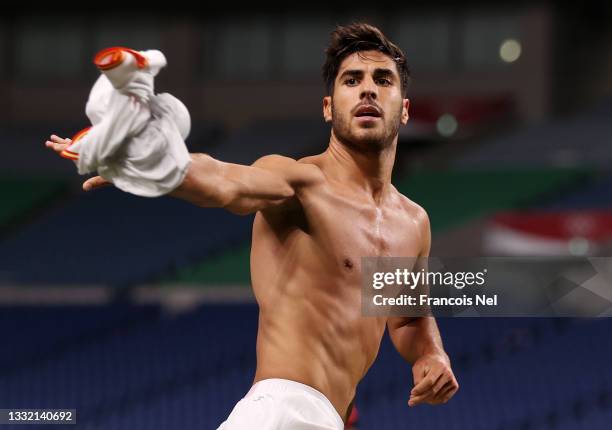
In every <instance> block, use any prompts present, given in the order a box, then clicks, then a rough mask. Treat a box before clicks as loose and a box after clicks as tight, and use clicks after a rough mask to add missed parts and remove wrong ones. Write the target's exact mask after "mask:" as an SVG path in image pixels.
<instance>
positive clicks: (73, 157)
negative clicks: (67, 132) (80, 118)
mask: <svg viewBox="0 0 612 430" xmlns="http://www.w3.org/2000/svg"><path fill="white" fill-rule="evenodd" d="M90 128H91V127H86V128H84V129H83V130H81V131H79V132H78V133H77V134H75V135H74V137H73V138H72V142H70V145H68V146H67V147H66V148H65V149H64V150H63V151H62V152H60V156H62V157H64V158H68V159H70V160H78V159H79V154H78V153H76V152H73V151H70V150H69V149H68V148H70V147H71V146H72V145H74V144H75V143H76V142H77V141H79V140H81V139H82V138H83V136H85V135H86V134H87V132H88V131H89V129H90Z"/></svg>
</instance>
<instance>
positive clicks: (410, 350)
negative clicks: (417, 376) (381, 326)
mask: <svg viewBox="0 0 612 430" xmlns="http://www.w3.org/2000/svg"><path fill="white" fill-rule="evenodd" d="M389 333H390V336H391V339H392V341H393V344H394V345H395V348H396V349H397V351H398V352H399V353H400V355H401V356H402V357H403V358H404V359H405V360H406V361H408V362H409V363H414V362H416V360H418V359H419V358H420V357H422V356H423V355H426V354H436V355H440V356H442V357H444V358H445V359H446V360H448V356H447V355H446V353H445V352H444V346H443V345H442V338H441V337H440V331H439V330H438V325H437V324H436V320H435V318H433V317H420V318H410V319H409V318H404V319H396V320H393V321H390V322H389Z"/></svg>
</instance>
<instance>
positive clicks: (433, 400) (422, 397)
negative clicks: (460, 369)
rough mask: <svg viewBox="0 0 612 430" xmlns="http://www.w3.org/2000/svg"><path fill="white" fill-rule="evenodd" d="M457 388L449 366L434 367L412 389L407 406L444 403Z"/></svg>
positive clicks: (457, 385)
mask: <svg viewBox="0 0 612 430" xmlns="http://www.w3.org/2000/svg"><path fill="white" fill-rule="evenodd" d="M458 389H459V384H458V383H457V380H456V379H455V376H454V375H453V373H452V371H451V370H450V369H449V368H447V367H441V368H435V369H433V370H432V371H431V372H430V373H429V374H427V376H426V377H425V378H423V380H422V381H421V382H420V383H419V384H417V385H416V386H415V387H414V388H413V389H412V391H411V393H410V399H409V400H408V406H411V407H412V406H416V405H418V404H421V403H428V404H430V405H437V404H442V403H446V402H447V401H448V400H450V398H451V397H452V396H454V395H455V393H456V392H457V390H458Z"/></svg>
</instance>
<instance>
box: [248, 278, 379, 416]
mask: <svg viewBox="0 0 612 430" xmlns="http://www.w3.org/2000/svg"><path fill="white" fill-rule="evenodd" d="M304 281H306V280H305V279H304ZM298 284H299V283H298V282H295V283H294V282H292V283H291V284H290V285H284V286H282V287H281V286H279V287H276V288H275V287H274V286H268V287H267V288H266V290H267V291H275V292H276V293H277V294H274V296H275V297H274V298H273V300H270V299H272V297H267V298H266V299H267V300H263V301H261V300H259V298H258V301H259V302H260V314H259V329H258V335H257V371H256V374H255V382H258V381H261V380H263V379H269V378H282V379H289V380H293V381H296V382H301V383H303V384H306V385H309V386H311V387H313V388H315V389H316V390H318V391H320V392H321V393H323V394H324V395H325V396H326V397H327V398H328V399H329V400H330V402H331V403H332V404H333V406H334V408H335V409H336V411H337V412H338V414H340V416H341V417H343V418H344V417H345V414H346V411H347V408H348V406H349V404H350V402H351V401H352V400H353V398H354V396H355V390H356V386H357V384H358V383H359V381H360V380H361V379H362V378H363V376H364V375H365V373H366V372H367V370H368V368H369V367H370V366H371V364H372V363H373V361H374V359H375V358H376V355H377V354H378V349H379V347H380V341H381V339H382V336H383V333H384V330H385V322H386V320H385V319H384V318H366V317H362V316H361V304H360V300H361V299H360V292H359V289H358V288H354V287H350V286H349V287H348V288H347V286H346V285H345V286H344V288H342V286H341V285H333V283H332V285H329V284H328V285H326V286H325V288H321V286H320V285H319V286H316V287H315V286H309V285H304V284H302V285H299V286H298ZM255 290H256V293H257V288H255ZM340 291H342V294H339V292H340ZM256 295H257V294H256Z"/></svg>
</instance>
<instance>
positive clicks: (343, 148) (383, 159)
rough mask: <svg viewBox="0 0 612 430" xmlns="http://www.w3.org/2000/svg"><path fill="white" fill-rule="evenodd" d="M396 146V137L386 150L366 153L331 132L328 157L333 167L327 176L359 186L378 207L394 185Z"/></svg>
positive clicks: (326, 153) (326, 152)
mask: <svg viewBox="0 0 612 430" xmlns="http://www.w3.org/2000/svg"><path fill="white" fill-rule="evenodd" d="M396 147H397V136H396V137H395V139H394V140H393V142H392V143H391V144H390V145H389V146H387V147H385V148H384V149H381V150H377V151H366V150H361V149H360V148H358V147H355V146H352V145H347V144H345V143H343V142H341V141H339V140H338V139H337V138H336V136H335V135H334V133H332V135H331V138H330V141H329V147H328V148H327V151H325V155H326V158H327V159H328V160H330V161H331V163H332V164H333V167H331V168H330V169H329V171H328V172H327V173H328V175H330V176H332V177H334V178H336V179H338V180H341V181H344V182H351V183H353V184H355V185H357V186H358V187H360V188H362V189H363V190H364V191H365V192H366V193H368V194H369V195H371V196H372V199H373V200H374V202H375V203H376V204H380V203H381V202H382V200H383V198H384V197H385V196H386V194H387V192H388V191H389V189H390V186H391V172H392V171H393V164H394V163H395V150H396Z"/></svg>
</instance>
